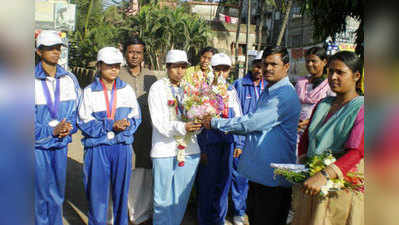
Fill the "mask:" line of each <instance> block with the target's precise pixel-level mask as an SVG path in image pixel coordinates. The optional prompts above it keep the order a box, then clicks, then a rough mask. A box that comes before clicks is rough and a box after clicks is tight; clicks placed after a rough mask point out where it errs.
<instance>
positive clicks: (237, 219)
mask: <svg viewBox="0 0 399 225" xmlns="http://www.w3.org/2000/svg"><path fill="white" fill-rule="evenodd" d="M233 224H234V225H244V217H242V216H234V217H233Z"/></svg>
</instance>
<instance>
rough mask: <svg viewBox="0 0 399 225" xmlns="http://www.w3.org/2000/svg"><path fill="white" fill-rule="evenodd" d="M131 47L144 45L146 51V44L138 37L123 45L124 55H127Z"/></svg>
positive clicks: (128, 40)
mask: <svg viewBox="0 0 399 225" xmlns="http://www.w3.org/2000/svg"><path fill="white" fill-rule="evenodd" d="M130 45H142V46H143V47H144V49H145V43H144V42H143V41H142V40H141V39H139V38H137V37H134V38H129V39H127V41H126V42H125V43H123V54H125V53H126V50H127V48H128V47H129V46H130Z"/></svg>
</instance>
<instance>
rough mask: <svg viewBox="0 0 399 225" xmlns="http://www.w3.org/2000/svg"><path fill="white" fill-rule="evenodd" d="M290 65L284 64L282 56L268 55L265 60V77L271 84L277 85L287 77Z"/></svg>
mask: <svg viewBox="0 0 399 225" xmlns="http://www.w3.org/2000/svg"><path fill="white" fill-rule="evenodd" d="M289 68H290V64H289V63H287V64H284V62H283V61H282V59H281V54H280V53H277V54H272V55H268V56H267V57H266V58H264V59H263V67H262V71H263V77H264V79H265V80H266V81H267V82H268V83H269V84H270V85H272V84H275V83H277V82H279V81H280V80H281V79H283V78H284V77H286V76H287V73H288V69H289Z"/></svg>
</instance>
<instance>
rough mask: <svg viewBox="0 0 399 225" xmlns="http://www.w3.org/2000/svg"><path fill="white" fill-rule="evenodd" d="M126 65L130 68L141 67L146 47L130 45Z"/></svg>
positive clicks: (126, 54) (127, 50)
mask: <svg viewBox="0 0 399 225" xmlns="http://www.w3.org/2000/svg"><path fill="white" fill-rule="evenodd" d="M125 57H126V63H127V64H128V66H129V67H130V68H133V67H137V66H140V65H141V62H143V58H144V46H143V45H141V44H134V45H129V46H128V47H127V49H126V53H125Z"/></svg>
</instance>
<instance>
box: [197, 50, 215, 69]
mask: <svg viewBox="0 0 399 225" xmlns="http://www.w3.org/2000/svg"><path fill="white" fill-rule="evenodd" d="M212 56H213V53H212V52H210V51H209V52H204V54H202V55H201V57H200V67H201V70H202V71H206V70H207V69H208V68H209V63H210V62H211V58H212Z"/></svg>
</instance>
